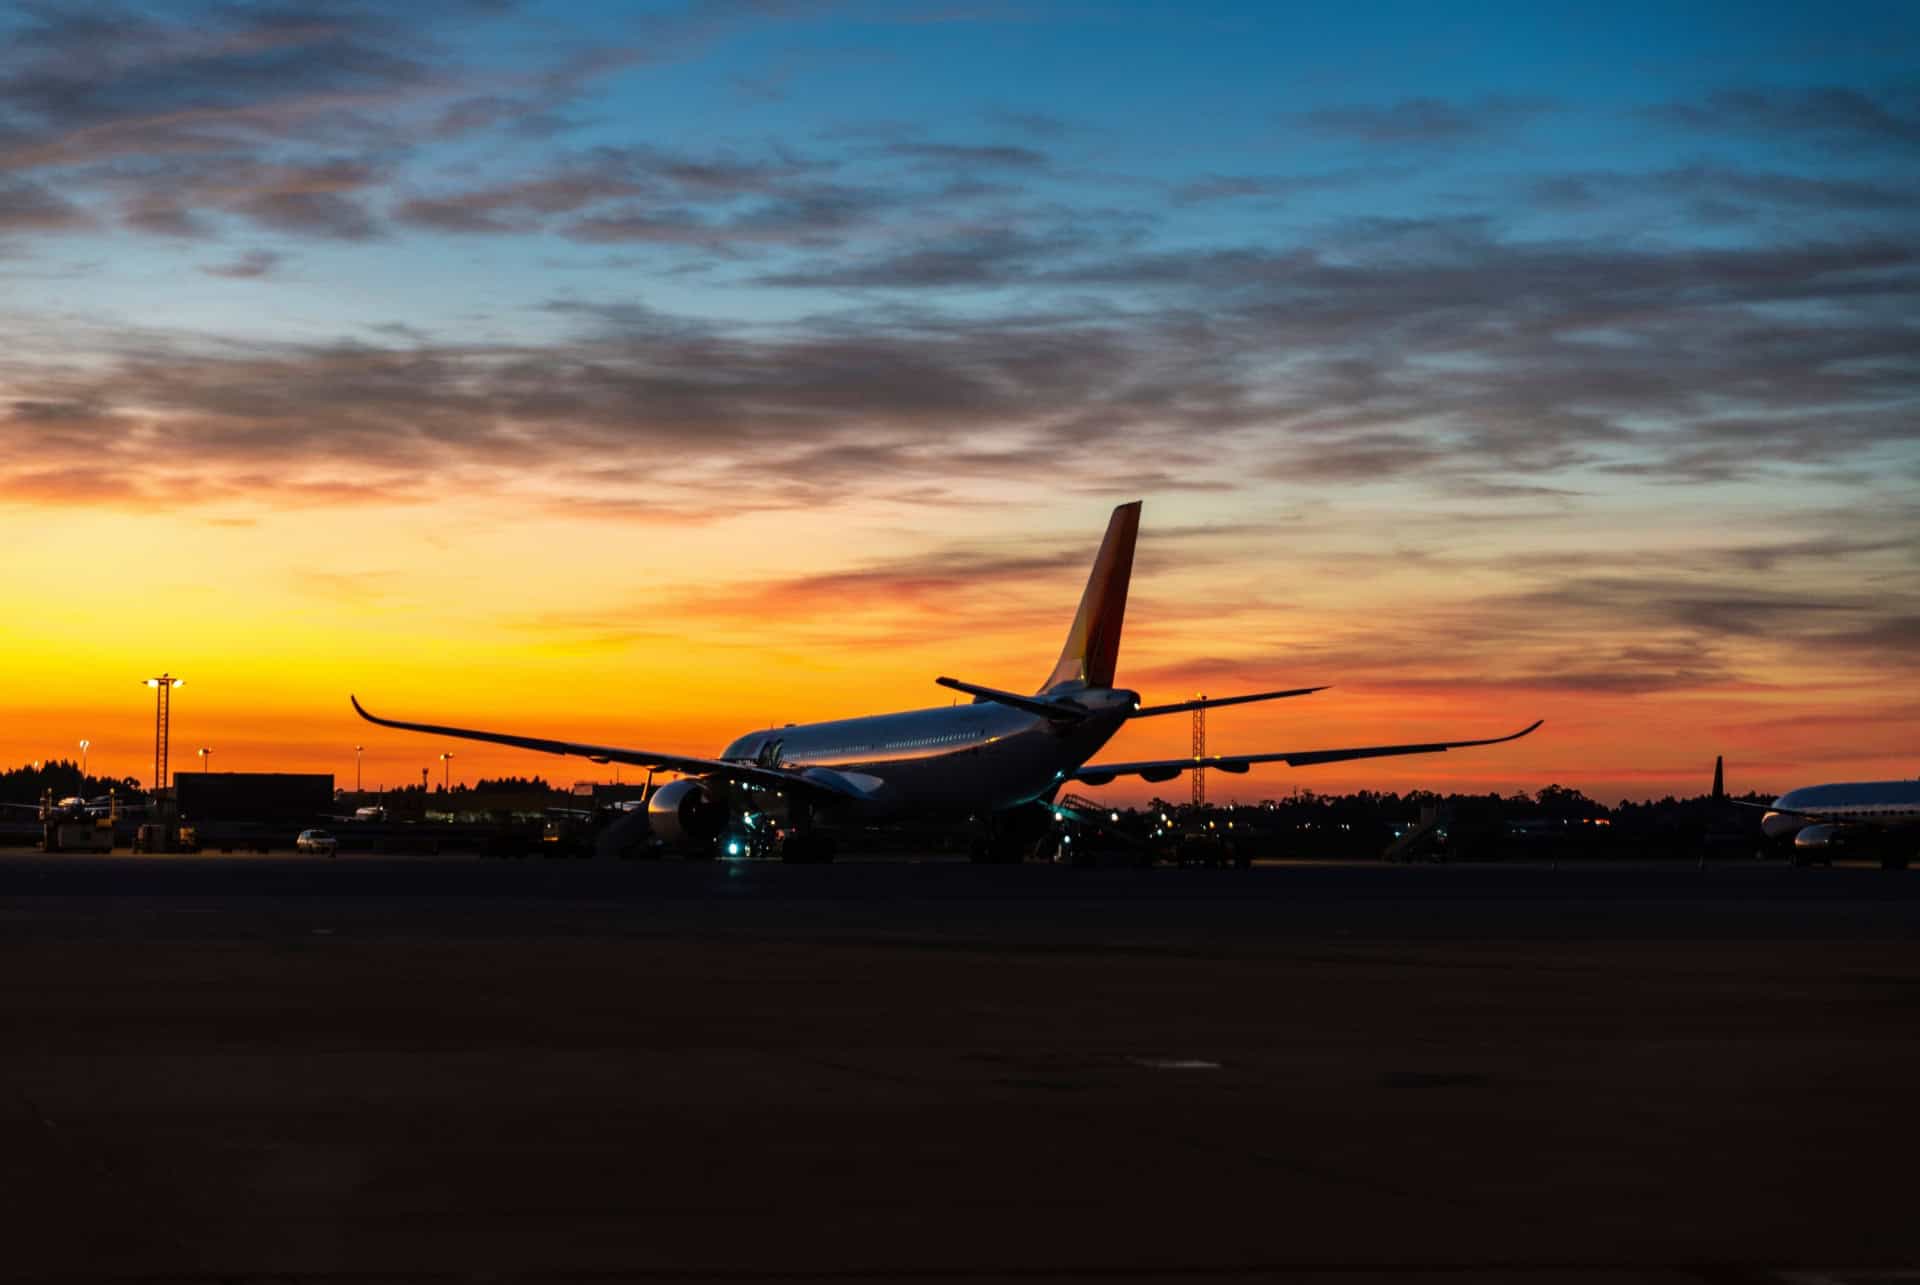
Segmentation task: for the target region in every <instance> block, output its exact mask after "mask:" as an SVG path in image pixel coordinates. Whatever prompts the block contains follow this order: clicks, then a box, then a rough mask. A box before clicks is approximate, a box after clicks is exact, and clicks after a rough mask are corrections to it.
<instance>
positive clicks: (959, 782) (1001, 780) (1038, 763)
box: [720, 689, 1139, 816]
mask: <svg viewBox="0 0 1920 1285" xmlns="http://www.w3.org/2000/svg"><path fill="white" fill-rule="evenodd" d="M1069 695H1070V696H1071V698H1072V699H1073V700H1074V701H1076V702H1078V703H1079V704H1080V705H1082V706H1084V707H1085V708H1086V709H1088V710H1089V711H1090V715H1089V717H1087V718H1085V719H1082V720H1080V721H1079V722H1076V723H1062V722H1058V721H1055V720H1052V719H1049V718H1047V717H1045V716H1043V715H1039V714H1030V713H1027V712H1025V711H1023V710H1017V709H1010V708H1008V707H1006V706H1004V705H998V704H994V703H992V702H990V701H981V702H977V703H974V704H969V705H951V706H937V707H935V708H932V709H916V710H906V711H903V712H900V713H895V714H876V715H872V716H870V717H866V718H845V719H836V720H834V721H832V722H828V723H797V724H791V725H789V726H786V727H771V728H764V729H762V730H760V731H757V732H749V733H747V734H746V735H745V736H742V737H740V738H739V739H737V740H735V741H734V742H733V743H732V744H731V745H729V746H727V748H726V749H725V750H724V751H722V753H721V755H720V757H721V758H722V759H723V760H725V761H728V762H733V763H751V764H756V765H758V766H761V767H772V768H781V769H784V770H789V771H797V772H799V773H800V774H801V775H803V776H816V775H817V774H822V773H828V774H832V776H833V777H834V778H837V780H838V781H840V782H844V783H845V784H847V785H849V786H851V787H852V792H854V793H857V794H858V795H859V796H860V800H859V801H857V802H853V803H852V804H851V805H850V806H849V807H848V808H847V809H846V810H847V811H851V812H854V813H856V814H858V815H861V816H886V815H892V814H896V813H909V812H946V813H976V812H999V811H1005V810H1006V809H1009V808H1015V807H1019V806H1021V805H1022V804H1026V803H1031V802H1033V801H1035V800H1037V799H1041V798H1044V797H1046V796H1048V795H1049V794H1050V793H1051V792H1052V791H1053V790H1054V789H1055V788H1057V787H1058V785H1059V784H1060V782H1061V780H1062V779H1063V778H1064V777H1065V776H1066V775H1067V774H1068V773H1071V772H1072V771H1074V770H1075V769H1077V768H1079V767H1080V766H1081V765H1082V764H1084V763H1085V762H1086V761H1087V760H1088V759H1090V758H1092V757H1093V755H1094V754H1095V753H1097V752H1098V751H1099V749H1100V747H1101V746H1103V745H1105V744H1106V743H1107V742H1108V741H1109V740H1110V739H1112V737H1113V734H1114V733H1115V732H1117V731H1119V730H1120V728H1121V726H1122V725H1123V724H1125V722H1126V721H1127V717H1128V715H1129V714H1130V713H1131V712H1132V711H1133V710H1134V709H1135V708H1136V707H1137V706H1138V704H1139V697H1138V696H1137V695H1136V694H1135V693H1133V692H1130V691H1126V690H1124V689H1081V690H1077V691H1073V692H1071V693H1069Z"/></svg>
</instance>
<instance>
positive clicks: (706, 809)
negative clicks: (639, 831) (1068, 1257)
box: [647, 779, 727, 848]
mask: <svg viewBox="0 0 1920 1285" xmlns="http://www.w3.org/2000/svg"><path fill="white" fill-rule="evenodd" d="M726 822H727V810H726V808H725V807H724V806H722V805H721V803H720V801H719V800H718V799H716V798H714V797H713V793H712V791H710V790H708V789H707V787H706V785H705V784H704V783H702V782H700V781H693V780H685V779H682V780H679V781H670V782H668V783H667V784H666V785H663V786H661V787H660V788H659V789H657V790H655V791H654V792H653V797H652V798H650V799H648V800H647V827H648V828H649V829H650V830H652V831H653V837H654V838H656V839H658V840H660V842H662V843H664V844H666V845H667V846H668V847H673V848H698V847H704V846H706V845H708V844H711V843H712V842H713V840H714V839H715V838H716V837H717V836H718V835H719V833H720V830H721V827H722V826H724V825H725V824H726Z"/></svg>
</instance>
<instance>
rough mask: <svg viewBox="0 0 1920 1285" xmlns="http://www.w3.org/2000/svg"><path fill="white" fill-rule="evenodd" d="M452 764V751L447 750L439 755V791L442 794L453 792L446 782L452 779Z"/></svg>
mask: <svg viewBox="0 0 1920 1285" xmlns="http://www.w3.org/2000/svg"><path fill="white" fill-rule="evenodd" d="M452 765H453V751H452V750H448V751H447V752H446V753H445V754H442V755H441V756H440V793H442V794H451V793H452V792H453V791H452V789H451V788H450V787H449V786H448V784H447V782H448V781H449V780H451V779H452V773H453V766H452Z"/></svg>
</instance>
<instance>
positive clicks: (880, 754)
mask: <svg viewBox="0 0 1920 1285" xmlns="http://www.w3.org/2000/svg"><path fill="white" fill-rule="evenodd" d="M1140 508H1141V506H1140V502H1139V501H1135V502H1134V503H1131V504H1123V505H1121V506H1119V507H1118V508H1116V509H1115V510H1114V511H1113V517H1112V519H1111V520H1110V521H1109V523H1108V525H1107V533H1106V538H1105V539H1104V540H1103V541H1102V543H1101V545H1100V551H1099V554H1098V555H1097V556H1096V557H1095V559H1094V564H1093V571H1092V574H1091V575H1090V576H1089V577H1088V579H1087V586H1086V590H1085V592H1084V594H1083V595H1082V596H1081V599H1080V608H1079V611H1078V613H1077V614H1076V615H1075V616H1074V618H1073V625H1072V628H1071V629H1070V630H1069V631H1068V634H1067V641H1066V645H1065V646H1064V647H1063V648H1062V649H1061V652H1060V659H1059V660H1058V662H1056V663H1055V665H1054V667H1053V672H1052V673H1050V674H1049V675H1048V676H1047V679H1046V681H1045V682H1044V683H1042V684H1041V686H1040V689H1039V690H1038V691H1037V692H1035V693H1034V694H1033V695H1030V696H1028V695H1022V694H1019V693H1015V692H1009V691H1001V690H998V689H996V688H991V687H983V686H981V685H979V684H976V683H968V682H961V681H959V680H958V679H953V678H939V679H937V680H935V681H937V682H938V683H939V684H940V685H942V686H944V687H948V688H951V689H953V690H955V691H958V692H962V693H965V694H967V695H970V696H972V697H973V701H972V703H971V704H966V705H953V706H938V707H935V708H932V709H920V710H910V711H906V712H902V713H894V714H879V715H873V716H870V717H865V718H849V719H841V720H836V721H834V722H828V723H805V724H798V725H789V726H787V727H779V728H766V729H763V730H760V731H754V732H749V733H747V734H746V735H745V736H742V737H740V738H739V739H737V740H735V741H734V742H733V743H732V744H731V745H729V746H727V747H726V748H725V749H724V750H722V751H721V752H720V754H719V755H718V756H717V757H714V758H697V757H690V756H688V755H684V754H668V753H661V752H657V751H653V750H643V749H625V748H620V747H617V746H607V745H589V744H583V743H579V742H574V741H561V740H548V739H543V738H538V737H529V736H518V735H511V734H507V733H503V732H490V731H480V730H475V729H471V728H459V727H444V726H439V725H435V724H430V723H410V722H401V721H398V720H395V719H387V718H376V717H375V716H373V715H372V714H369V713H368V712H367V711H366V710H365V709H364V708H362V707H361V705H360V702H359V700H358V699H357V698H350V699H352V700H353V707H354V709H355V710H356V711H358V713H359V714H360V716H361V717H362V718H365V719H366V720H367V721H369V722H372V723H377V724H379V725H381V726H383V727H394V728H400V729H402V730H405V731H412V732H423V733H426V734H428V735H432V736H451V737H460V738H464V739H467V740H476V741H489V742H492V743H494V744H497V745H510V746H515V747H518V748H521V749H529V750H538V751H541V752H543V753H548V754H572V755H578V756H581V757H584V758H587V759H590V760H592V761H594V762H599V763H630V764H635V765H637V766H641V767H646V768H649V769H653V770H658V771H664V772H672V773H679V774H681V779H679V780H676V781H673V782H671V783H670V784H667V785H664V786H661V787H660V788H659V789H658V790H656V791H655V792H654V793H653V795H652V798H651V799H650V801H649V804H648V818H649V823H650V825H651V828H652V831H653V833H654V834H655V836H657V837H658V838H660V839H661V840H663V841H664V842H666V843H668V844H672V845H676V846H683V847H687V848H690V849H693V850H695V851H698V852H702V853H703V854H704V855H711V854H712V851H713V848H714V844H715V842H716V840H717V838H718V836H719V835H720V834H721V833H722V832H723V831H725V830H727V829H728V828H729V827H730V826H733V825H737V824H740V820H741V819H742V818H747V819H750V818H751V817H752V816H754V815H755V814H758V815H761V816H764V815H766V814H767V813H769V812H778V811H784V813H785V814H786V816H787V819H788V823H789V826H790V827H791V833H790V834H789V835H788V836H787V838H786V841H785V848H784V852H783V855H784V856H786V857H787V858H788V859H790V860H815V859H825V858H826V857H828V856H830V854H831V841H830V840H828V839H826V838H825V837H824V836H822V835H820V834H819V833H818V832H817V830H816V828H815V825H814V822H815V821H816V819H818V820H821V821H825V822H827V823H829V824H831V823H832V822H834V821H866V820H885V819H889V818H900V817H905V816H914V815H921V816H925V815H952V816H973V817H977V818H981V819H983V820H985V821H986V823H987V828H988V832H989V838H988V840H986V841H985V843H984V846H982V847H977V848H976V857H978V858H979V859H983V860H1013V859H1017V855H1016V852H1015V850H1014V849H1013V847H1012V845H1010V844H1009V843H1006V842H998V841H995V839H994V838H993V837H992V836H993V833H994V829H995V825H994V820H995V818H1000V819H1002V822H1003V823H1004V822H1005V821H1006V820H1007V819H1008V818H1010V817H1011V816H1013V815H1014V814H1019V813H1021V812H1022V811H1023V810H1025V811H1027V812H1028V813H1031V812H1032V810H1033V809H1034V807H1035V805H1043V804H1045V803H1047V802H1050V801H1051V800H1052V799H1053V797H1054V795H1055V794H1057V793H1058V792H1059V790H1060V789H1061V788H1062V787H1063V786H1065V785H1067V784H1068V783H1070V782H1080V783H1082V784H1086V785H1105V784H1107V783H1108V782H1111V781H1113V780H1116V779H1118V778H1119V777H1123V776H1137V777H1140V778H1142V779H1144V780H1148V781H1167V780H1172V779H1173V778H1174V777H1176V776H1179V775H1180V774H1181V773H1183V772H1187V771H1191V770H1193V769H1195V768H1199V767H1205V768H1211V769H1213V770H1215V771H1220V772H1230V773H1243V772H1246V771H1247V770H1248V769H1249V768H1250V767H1252V766H1253V765H1254V764H1256V763H1288V764H1291V765H1292V766H1295V767H1301V766H1305V765H1307V764H1313V763H1332V762H1338V761H1341V760H1345V759H1361V758H1381V757H1386V756H1389V755H1400V754H1434V753H1439V752H1442V751H1445V750H1450V749H1461V748H1464V747H1467V746H1473V745H1493V744H1498V743H1499V742H1501V741H1510V740H1514V739H1517V738H1518V737H1522V736H1525V735H1527V734H1528V733H1529V732H1531V731H1533V730H1534V728H1536V727H1538V726H1540V724H1539V722H1538V721H1536V722H1534V723H1533V724H1532V725H1530V726H1528V727H1525V728H1522V729H1521V730H1520V731H1518V732H1514V733H1511V734H1509V735H1506V736H1494V737H1487V738H1484V739H1481V740H1456V741H1430V742H1425V743H1419V744H1408V745H1367V746H1358V747H1352V748H1346V749H1321V750H1282V751H1275V752H1271V753H1256V754H1223V755H1210V756H1208V757H1206V758H1204V759H1195V758H1172V759H1148V760H1142V761H1136V762H1114V763H1093V762H1090V760H1091V759H1092V758H1093V756H1094V755H1095V754H1096V753H1098V752H1099V750H1100V748H1101V747H1102V746H1104V745H1105V744H1106V743H1107V741H1108V740H1110V739H1111V738H1112V737H1113V735H1114V733H1116V732H1118V731H1119V730H1120V729H1121V728H1122V727H1123V726H1125V725H1126V724H1127V723H1128V722H1129V721H1131V720H1133V719H1136V718H1153V717H1158V716H1160V715H1165V714H1176V713H1185V712H1187V711H1189V710H1194V709H1201V708H1212V707H1217V706H1222V705H1238V704H1245V703H1248V702H1252V701H1266V700H1280V699H1284V698H1286V697H1292V696H1304V695H1307V694H1308V693H1310V692H1316V691H1321V690H1323V689H1322V688H1319V687H1303V688H1295V689H1291V690H1288V691H1274V692H1257V693H1253V694H1251V695H1245V696H1228V697H1219V698H1214V699H1196V700H1189V701H1180V702H1177V703H1174V704H1168V705H1143V704H1142V702H1141V699H1140V696H1139V694H1138V693H1136V692H1133V691H1129V690H1127V689H1126V688H1122V687H1115V686H1114V670H1115V664H1116V661H1117V659H1118V656H1119V650H1120V630H1121V625H1122V622H1123V620H1124V618H1125V614H1126V605H1127V586H1128V581H1129V580H1130V579H1131V576H1132V572H1133V550H1134V542H1135V539H1136V537H1137V536H1138V534H1139V529H1140ZM1003 828H1004V824H1003Z"/></svg>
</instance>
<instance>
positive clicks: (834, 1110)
mask: <svg viewBox="0 0 1920 1285" xmlns="http://www.w3.org/2000/svg"><path fill="white" fill-rule="evenodd" d="M1917 942H1920V873H1914V874H1906V873H1890V872H1882V871H1879V870H1877V869H1839V870H1789V869H1785V868H1782V867H1778V866H1760V865H1751V864H1741V865H1725V866H1709V867H1708V868H1707V869H1705V870H1700V869H1697V868H1695V867H1693V866H1691V865H1686V866H1662V865H1653V864H1648V865H1624V866H1609V867H1587V866H1561V867H1559V868H1557V869H1556V868H1552V867H1546V866H1540V867H1502V866H1484V867H1467V866H1438V867H1385V866H1377V865H1370V864H1365V865H1343V864H1338V863H1328V864H1304V865H1288V866H1274V867H1263V868H1256V869H1254V870H1250V871H1203V870H1184V871H1183V870H1171V869H1165V870H1148V871H1130V870H1075V869H1068V868H1063V867H1042V866H1023V867H973V866H968V865H964V864H954V863H951V862H935V861H927V862H878V863H876V862H859V863H848V864H837V865H834V866H827V867H806V866H800V867H786V866H780V865H762V864H738V863H736V864H731V865H727V864H722V865H699V864H683V863H674V862H668V863H634V864H622V863H592V862H557V861H556V862H540V861H531V862H487V861H479V860H473V859H466V858H442V859H437V860H430V859H414V860H405V859H374V858H353V857H343V858H340V859H338V860H335V861H326V860H297V859H293V858H289V857H269V858H260V857H256V856H248V857H240V856H235V857H217V856H215V857H155V858H133V857H124V856H116V857H110V858H63V857H42V856H38V855H28V854H15V855H0V959H3V960H4V964H5V966H4V971H0V1050H4V1056H3V1057H0V1137H4V1138H5V1139H6V1141H7V1146H6V1147H5V1148H4V1150H0V1173H4V1179H0V1211H4V1212H0V1220H3V1221H0V1227H3V1228H4V1239H0V1278H8V1279H42V1278H45V1277H48V1276H50V1275H56V1274H57V1275H63V1276H66V1277H68V1278H83V1279H115V1280H159V1279H165V1280H173V1281H182V1280H186V1281H199V1280H208V1281H212V1280H223V1281H226V1280H255V1279H257V1280H275V1281H348V1280H351V1281H355V1282H365V1281H383V1280H469V1279H486V1280H502V1281H534V1280H591V1281H602V1280H643V1281H654V1280H682V1279H685V1280H726V1281H759V1280H783V1279H806V1280H843V1279H844V1280H862V1281H878V1280H904V1281H912V1280H937V1281H971V1280H981V1281H986V1280H1003V1279H1025V1280H1060V1281H1083V1280H1086V1281H1091V1280H1107V1279H1126V1280H1222V1279H1275V1278H1278V1279H1298V1280H1308V1281H1318V1280H1328V1281H1333V1280H1338V1281H1342V1282H1354V1281H1373V1280H1381V1281H1385V1280H1403V1279H1422V1278H1427V1277H1439V1276H1445V1277H1448V1278H1450V1279H1470V1280H1487V1281H1520V1280H1542V1281H1560V1280H1568V1281H1582V1282H1600V1281H1615V1280H1619V1281H1628V1280H1633V1281H1640V1280H1653V1281H1689V1282H1694V1281H1698V1282H1731V1281H1762V1280H1765V1281H1774V1280H1789V1279H1792V1280H1811V1279H1818V1278H1822V1277H1824V1278H1828V1279H1834V1280H1851V1279H1859V1280H1868V1279H1878V1280H1888V1279H1897V1278H1900V1277H1899V1276H1898V1275H1896V1274H1898V1273H1901V1272H1903V1271H1904V1269H1906V1268H1909V1267H1913V1266H1916V1265H1920V1226H1916V1224H1915V1222H1914V1220H1913V1219H1912V1218H1911V1216H1910V1203H1911V1201H1910V1196H1909V1194H1908V1187H1909V1185H1910V1180H1909V1179H1908V1178H1907V1177H1906V1174H1907V1172H1908V1170H1909V1169H1910V1166H1911V1158H1912V1151H1913V1140H1914V1139H1915V1138H1920V1106H1916V1099H1915V1095H1914V1092H1913V1090H1914V1083H1915V1078H1916V1072H1920V1033H1916V1021H1915V1019H1916V1017H1920V956H1916V943H1917Z"/></svg>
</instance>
